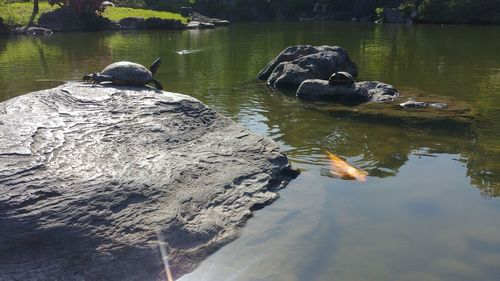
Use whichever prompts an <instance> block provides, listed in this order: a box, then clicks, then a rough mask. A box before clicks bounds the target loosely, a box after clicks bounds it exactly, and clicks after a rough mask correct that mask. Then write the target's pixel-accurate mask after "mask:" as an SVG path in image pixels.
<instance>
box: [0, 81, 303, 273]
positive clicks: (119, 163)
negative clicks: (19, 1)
mask: <svg viewBox="0 0 500 281" xmlns="http://www.w3.org/2000/svg"><path fill="white" fill-rule="evenodd" d="M294 175H296V174H295V173H294V172H293V171H291V170H290V168H289V164H288V160H287V158H286V156H285V155H284V154H282V153H281V152H280V151H279V148H278V146H277V144H275V143H274V142H273V141H271V140H269V139H266V138H263V137H260V136H257V135H255V134H253V133H250V132H249V131H248V130H246V129H244V128H243V127H242V126H240V125H238V124H236V123H235V122H233V121H231V120H229V119H228V118H225V117H223V116H221V115H219V114H217V113H216V112H214V111H213V110H211V109H210V108H208V107H207V106H205V105H203V104H202V103H201V102H199V101H198V100H196V99H194V98H191V97H188V96H185V95H181V94H175V93H167V92H162V91H154V90H151V89H148V88H146V87H138V88H136V87H129V86H116V87H102V86H91V85H89V84H81V83H71V84H66V85H63V86H60V87H57V88H54V89H48V90H44V91H39V92H34V93H30V94H26V95H23V96H19V97H16V98H14V99H11V100H8V101H5V102H3V103H0V237H1V241H2V243H0V279H1V280H157V279H158V278H160V277H161V274H162V273H161V272H162V262H161V258H160V254H159V250H158V247H157V241H156V237H157V232H160V233H161V234H162V235H163V236H164V237H165V240H166V241H165V242H166V246H167V249H168V252H169V258H170V262H171V265H172V268H173V271H174V274H175V275H177V276H178V275H180V274H182V273H186V272H188V271H191V270H192V269H193V268H194V267H195V266H196V265H197V264H198V263H199V262H200V261H201V260H202V259H203V258H205V257H206V256H207V255H209V254H210V253H212V252H213V251H215V250H216V249H218V248H219V247H221V246H222V245H224V244H226V243H228V242H229V241H231V240H232V239H234V238H236V237H237V236H238V232H239V229H240V228H241V227H242V226H243V225H244V224H245V222H246V221H247V220H248V218H249V217H250V216H251V215H252V211H254V210H257V209H259V208H262V207H263V206H265V205H267V204H269V203H271V202H273V201H274V200H275V199H276V198H277V197H278V194H277V193H276V190H277V189H279V188H281V187H283V186H284V184H286V182H287V180H289V179H290V178H289V177H293V176H294ZM163 274H164V273H163Z"/></svg>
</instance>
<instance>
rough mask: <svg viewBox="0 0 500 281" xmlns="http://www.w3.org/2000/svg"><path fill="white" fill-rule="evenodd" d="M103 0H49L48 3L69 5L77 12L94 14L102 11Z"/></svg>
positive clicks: (62, 5)
mask: <svg viewBox="0 0 500 281" xmlns="http://www.w3.org/2000/svg"><path fill="white" fill-rule="evenodd" d="M102 2H104V0H49V4H50V5H59V6H61V7H70V8H72V9H73V10H75V12H76V13H78V14H89V13H90V14H95V13H101V12H102V11H103V7H102Z"/></svg>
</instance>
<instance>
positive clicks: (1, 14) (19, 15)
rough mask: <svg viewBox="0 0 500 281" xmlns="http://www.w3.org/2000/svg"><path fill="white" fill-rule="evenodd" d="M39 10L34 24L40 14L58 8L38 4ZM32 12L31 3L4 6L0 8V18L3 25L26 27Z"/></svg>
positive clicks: (45, 3)
mask: <svg viewBox="0 0 500 281" xmlns="http://www.w3.org/2000/svg"><path fill="white" fill-rule="evenodd" d="M0 5H1V4H0ZM39 8H40V12H38V15H37V16H36V18H35V22H36V21H37V20H38V17H40V15H41V14H42V13H46V12H50V11H52V10H55V9H57V8H58V6H54V7H52V6H50V5H49V4H48V3H47V2H40V3H39ZM32 12H33V2H26V3H12V4H4V5H3V7H1V8H0V18H3V20H4V22H5V23H10V24H22V25H27V24H28V22H29V20H30V17H31V13H32Z"/></svg>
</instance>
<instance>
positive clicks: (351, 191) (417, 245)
mask: <svg viewBox="0 0 500 281" xmlns="http://www.w3.org/2000/svg"><path fill="white" fill-rule="evenodd" d="M294 44H311V45H324V44H326V45H339V46H342V47H344V48H346V49H347V50H348V51H349V53H350V55H351V58H352V59H353V61H355V62H356V63H357V64H358V69H359V73H360V76H359V77H358V80H380V81H384V82H387V83H390V84H393V85H394V86H395V87H396V88H397V89H399V90H400V92H401V93H402V94H403V95H405V96H406V97H412V96H435V97H438V98H442V99H445V100H448V101H452V102H457V103H460V104H466V105H467V106H469V107H470V112H471V116H473V120H472V121H470V122H465V123H464V122H462V121H460V120H459V121H457V122H453V120H452V122H448V121H446V122H427V121H429V120H427V119H425V118H424V119H425V120H424V121H425V122H421V120H417V121H415V120H410V121H408V120H405V119H404V118H402V119H401V118H399V116H392V115H391V116H390V118H389V117H388V116H387V115H386V114H385V112H382V113H381V114H371V115H363V114H350V113H347V114H345V113H343V114H338V112H336V111H333V112H332V110H328V112H327V111H326V110H325V108H324V107H322V106H317V105H314V104H307V103H302V102H300V101H298V100H296V99H295V98H294V97H293V96H290V95H283V94H280V93H274V92H271V91H269V90H268V89H267V88H266V86H265V85H264V84H263V83H262V82H260V81H257V80H255V78H254V77H255V75H256V74H257V73H258V71H259V70H260V69H261V68H263V67H264V66H265V65H266V64H267V62H268V61H269V60H270V59H272V58H273V57H274V56H275V55H277V54H278V53H279V52H280V51H281V50H282V49H283V48H285V47H286V46H289V45H294ZM181 50H194V51H195V52H193V53H190V54H184V55H179V54H177V53H176V52H177V51H181ZM158 56H161V58H162V60H163V64H162V67H161V69H160V72H159V73H158V75H157V78H158V79H159V80H160V81H162V83H163V84H164V86H165V88H166V90H167V91H173V92H181V93H185V94H189V95H191V96H194V97H196V98H198V99H200V100H201V101H203V102H204V103H206V104H208V105H210V106H212V107H214V108H215V109H216V110H218V111H219V112H221V113H223V114H226V115H227V116H229V117H231V118H232V119H233V120H235V121H237V122H239V123H241V124H243V125H244V126H246V127H247V128H249V129H250V130H252V131H254V132H257V133H260V134H263V135H266V136H268V137H271V138H273V139H274V140H276V141H277V142H279V143H280V144H281V146H282V148H283V149H284V150H285V151H286V152H287V154H288V155H289V157H290V159H291V160H292V161H293V163H294V165H295V166H297V167H299V168H301V169H302V170H303V173H302V174H301V176H300V177H299V178H298V179H297V180H295V181H293V182H292V183H291V184H290V185H289V187H288V188H287V189H285V190H283V191H282V192H281V199H280V200H278V201H277V202H275V203H274V204H272V205H271V206H268V207H266V208H264V209H263V210H260V211H258V212H257V213H256V216H255V217H254V218H253V219H251V220H250V221H249V223H248V226H247V227H246V228H245V229H244V231H243V235H242V237H241V238H240V239H238V240H236V241H234V242H232V243H231V244H229V245H227V246H225V247H224V248H223V249H221V250H220V251H218V252H217V253H216V254H214V255H213V256H212V257H210V258H209V259H208V260H206V261H205V262H204V263H203V264H202V265H201V266H200V268H199V269H198V270H197V271H195V272H194V273H192V274H190V275H187V276H185V277H183V278H182V279H181V280H183V281H187V280H196V281H201V280H207V281H208V280H218V281H220V280H292V281H293V280H297V281H298V280H325V281H326V280H335V281H353V280H359V281H364V280H370V281H375V280H380V281H390V280H403V281H405V280H408V281H409V280H415V281H417V280H418V281H423V280H429V281H435V280H453V281H459V280H464V281H465V280H467V281H471V280H474V281H478V280H492V281H493V280H500V219H499V218H500V200H499V198H498V197H499V196H500V27H495V26H438V25H418V26H405V25H372V24H354V23H353V24H351V23H312V22H307V23H294V22H288V23H258V24H257V23H256V24H253V23H252V24H234V25H232V26H230V27H228V28H219V29H216V30H210V31H179V32H176V31H158V32H145V31H141V32H135V31H131V32H119V33H118V32H109V33H68V34H55V35H53V36H50V37H43V38H24V37H22V38H8V39H7V38H6V37H0V101H2V100H6V99H8V98H12V97H14V96H17V95H20V94H23V93H26V92H29V91H34V90H39V89H44V88H48V87H52V86H55V85H57V83H48V82H36V81H35V80H37V79H60V80H77V79H79V78H80V77H81V76H82V75H83V74H84V73H88V72H93V71H96V70H100V69H102V68H103V67H104V66H106V65H107V64H109V63H111V62H114V61H118V60H131V61H136V62H140V63H143V64H145V65H149V63H150V62H152V61H153V59H154V58H156V57H158ZM350 110H352V108H351V109H350ZM391 110H392V111H391V112H395V111H394V109H391ZM359 111H360V112H361V113H363V110H359ZM357 113H359V112H357ZM396 113H398V114H399V113H401V112H400V111H398V112H396ZM423 114H427V113H426V112H423ZM389 115H390V114H389ZM438 115H439V114H438ZM424 116H425V115H424ZM429 118H430V119H432V120H430V121H434V119H436V116H431V117H429ZM325 149H326V150H329V151H331V152H333V153H335V154H337V155H340V156H342V157H345V158H346V159H348V160H349V161H350V162H351V163H354V164H355V165H356V166H357V167H360V168H362V169H364V170H366V171H367V172H368V173H369V177H368V179H367V181H366V182H363V183H359V182H353V181H345V180H340V179H336V178H332V177H329V173H328V167H329V165H328V160H327V159H326V157H325V153H324V150H325Z"/></svg>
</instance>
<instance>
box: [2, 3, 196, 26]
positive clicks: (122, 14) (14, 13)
mask: <svg viewBox="0 0 500 281" xmlns="http://www.w3.org/2000/svg"><path fill="white" fill-rule="evenodd" d="M0 6H1V7H0V18H3V20H4V22H5V23H9V24H21V25H27V24H28V22H29V19H30V17H31V13H32V12H33V2H26V3H12V4H2V2H1V0H0ZM39 7H40V12H39V13H38V15H37V16H36V18H35V22H36V21H37V20H38V18H39V17H40V15H41V14H42V13H46V12H50V11H53V10H55V9H57V8H59V6H57V5H56V6H50V5H49V4H48V3H47V2H40V4H39ZM102 15H103V16H104V17H106V18H109V19H110V20H115V21H116V20H121V19H123V18H127V17H141V18H151V17H155V18H161V19H176V20H180V21H182V22H183V23H187V18H184V17H181V15H180V14H176V13H171V12H164V11H154V10H146V9H133V8H124V7H108V8H106V10H105V11H104V13H103V14H102Z"/></svg>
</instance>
